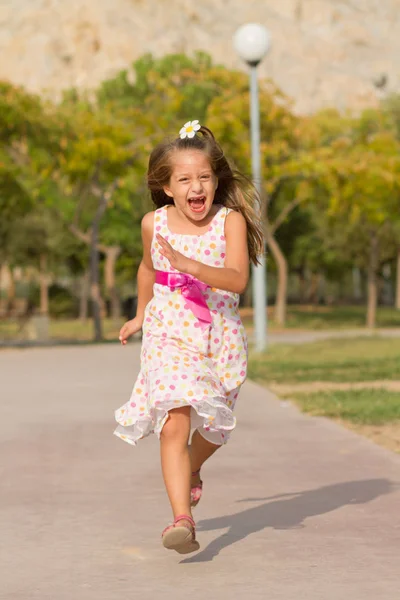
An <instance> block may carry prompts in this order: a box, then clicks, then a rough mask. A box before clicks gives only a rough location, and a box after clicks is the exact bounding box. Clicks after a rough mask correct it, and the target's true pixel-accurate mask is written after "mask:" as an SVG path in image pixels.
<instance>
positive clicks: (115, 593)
mask: <svg viewBox="0 0 400 600" xmlns="http://www.w3.org/2000/svg"><path fill="white" fill-rule="evenodd" d="M138 350H139V348H138V346H137V345H131V346H128V347H126V348H121V347H119V346H116V345H105V346H96V347H75V348H65V347H64V348H53V349H45V348H43V349H35V350H10V351H3V352H2V353H1V356H0V381H1V404H0V406H1V415H2V417H1V421H0V456H1V480H0V481H1V491H0V532H1V536H0V598H1V600H28V599H29V600H47V599H49V600H114V599H118V598H129V599H133V600H136V599H139V598H140V599H145V600H154V599H157V600H158V599H159V598H161V597H163V598H166V599H167V600H169V599H174V600H183V599H186V598H191V599H195V600H204V599H208V600H225V598H229V599H233V600H236V599H240V600H242V599H243V600H253V599H256V598H257V599H262V600H265V599H266V598H268V599H271V600H340V599H342V598H349V599H351V600H378V599H379V600H397V599H398V598H399V589H400V569H399V544H400V529H399V504H400V459H399V457H398V456H396V455H395V454H391V453H390V452H389V451H386V450H384V449H382V448H379V447H377V446H374V445H373V444H372V443H371V442H369V441H367V440H365V439H363V438H360V437H358V436H356V435H354V434H352V433H351V432H349V431H346V430H343V429H341V428H340V427H338V426H337V425H335V424H334V423H332V422H329V421H327V420H324V419H315V418H310V417H307V416H304V415H301V414H300V413H298V411H297V410H296V409H295V408H293V407H291V406H285V405H284V404H281V403H280V402H279V401H277V400H276V399H275V398H274V397H273V396H272V395H271V394H269V393H268V392H266V391H265V390H264V389H262V388H260V387H258V386H256V385H254V384H252V383H249V384H247V385H246V387H245V389H244V391H243V394H242V398H241V402H240V403H239V407H238V412H237V416H238V418H239V425H238V428H237V432H236V433H235V435H234V436H233V437H232V440H231V442H230V444H229V445H228V446H227V447H226V448H224V449H223V450H221V452H220V454H217V455H216V456H215V457H214V460H213V461H211V462H210V464H209V465H207V467H206V468H205V469H204V480H205V496H204V499H203V500H202V502H201V503H200V505H199V506H198V507H197V509H196V510H197V512H196V515H197V520H198V526H199V533H198V537H199V540H200V542H201V545H202V550H201V551H200V552H199V553H198V554H197V555H192V556H191V557H189V558H187V559H186V560H185V559H182V557H180V556H179V555H177V554H175V553H172V552H168V551H166V550H164V549H163V548H162V546H161V544H160V539H159V538H160V533H161V530H162V529H163V527H164V526H165V525H166V524H167V522H168V521H169V519H170V514H169V508H168V504H167V501H166V499H165V493H164V491H163V486H162V482H161V477H160V467H159V460H158V445H157V440H156V439H155V438H151V439H147V440H145V441H144V442H142V443H141V445H139V446H138V447H137V448H132V447H130V446H128V445H125V444H124V443H123V442H121V441H120V440H118V439H117V438H116V437H115V436H113V435H112V430H113V427H114V425H113V410H114V408H116V407H118V406H119V405H121V404H122V403H123V402H125V400H126V398H127V396H128V394H129V393H130V388H131V386H132V384H133V380H134V377H135V374H136V372H137V369H138Z"/></svg>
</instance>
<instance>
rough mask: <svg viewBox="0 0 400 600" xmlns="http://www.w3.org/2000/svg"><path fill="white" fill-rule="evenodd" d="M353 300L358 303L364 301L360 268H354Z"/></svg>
mask: <svg viewBox="0 0 400 600" xmlns="http://www.w3.org/2000/svg"><path fill="white" fill-rule="evenodd" d="M352 277H353V299H354V300H355V301H356V302H360V300H362V288H361V271H360V269H359V267H353V271H352Z"/></svg>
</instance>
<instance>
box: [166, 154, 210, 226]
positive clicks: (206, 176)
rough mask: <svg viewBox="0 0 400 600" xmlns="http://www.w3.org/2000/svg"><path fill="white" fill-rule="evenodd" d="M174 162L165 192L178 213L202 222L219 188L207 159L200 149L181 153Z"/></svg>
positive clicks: (175, 156) (173, 159)
mask: <svg viewBox="0 0 400 600" xmlns="http://www.w3.org/2000/svg"><path fill="white" fill-rule="evenodd" d="M171 160H172V173H171V177H170V180H169V183H168V185H167V186H165V187H164V192H165V193H166V194H167V196H169V197H170V198H173V199H174V204H175V206H176V208H177V210H178V211H180V212H182V213H183V214H184V215H185V216H186V217H188V218H189V219H191V220H192V221H201V220H202V219H204V218H205V217H206V216H207V215H208V213H209V212H210V209H211V206H212V204H213V202H214V196H215V190H216V189H217V187H218V179H217V178H216V177H215V175H214V173H213V170H212V169H211V165H210V162H209V160H208V157H207V155H206V154H204V152H201V151H200V150H182V151H179V152H176V153H175V154H174V155H173V157H172V159H171Z"/></svg>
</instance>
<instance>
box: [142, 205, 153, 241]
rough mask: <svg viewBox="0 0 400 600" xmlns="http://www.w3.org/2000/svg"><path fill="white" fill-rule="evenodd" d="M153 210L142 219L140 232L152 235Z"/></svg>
mask: <svg viewBox="0 0 400 600" xmlns="http://www.w3.org/2000/svg"><path fill="white" fill-rule="evenodd" d="M155 214H156V213H155V211H154V210H153V211H151V212H148V213H146V214H145V215H144V217H143V219H142V232H143V233H144V234H146V235H153V229H154V215H155Z"/></svg>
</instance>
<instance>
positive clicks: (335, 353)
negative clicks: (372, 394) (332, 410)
mask: <svg viewBox="0 0 400 600" xmlns="http://www.w3.org/2000/svg"><path fill="white" fill-rule="evenodd" d="M249 377H250V378H251V379H254V380H255V381H260V382H263V383H266V384H268V383H271V382H276V383H300V382H307V381H309V382H312V381H330V382H339V383H345V382H353V381H374V380H377V379H391V380H396V379H399V380H400V339H396V338H378V337H368V338H355V339H347V338H346V339H344V338H341V339H333V340H324V341H319V342H314V343H308V344H302V345H296V346H295V345H286V344H285V345H283V344H282V345H281V344H276V345H274V346H271V347H270V349H269V350H268V352H266V353H265V354H253V355H251V356H250V363H249Z"/></svg>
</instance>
